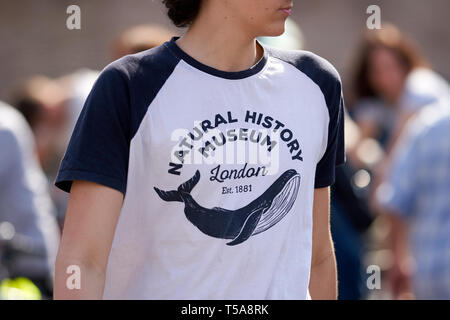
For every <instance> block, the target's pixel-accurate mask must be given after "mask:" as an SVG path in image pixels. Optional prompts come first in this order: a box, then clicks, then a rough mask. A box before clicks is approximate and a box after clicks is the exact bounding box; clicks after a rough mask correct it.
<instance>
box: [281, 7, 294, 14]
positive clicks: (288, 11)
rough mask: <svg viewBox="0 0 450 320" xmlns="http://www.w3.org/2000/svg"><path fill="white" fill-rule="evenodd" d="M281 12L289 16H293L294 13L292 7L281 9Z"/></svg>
mask: <svg viewBox="0 0 450 320" xmlns="http://www.w3.org/2000/svg"><path fill="white" fill-rule="evenodd" d="M280 10H281V11H283V12H284V13H286V14H287V15H288V16H290V15H291V11H292V7H288V8H281V9H280Z"/></svg>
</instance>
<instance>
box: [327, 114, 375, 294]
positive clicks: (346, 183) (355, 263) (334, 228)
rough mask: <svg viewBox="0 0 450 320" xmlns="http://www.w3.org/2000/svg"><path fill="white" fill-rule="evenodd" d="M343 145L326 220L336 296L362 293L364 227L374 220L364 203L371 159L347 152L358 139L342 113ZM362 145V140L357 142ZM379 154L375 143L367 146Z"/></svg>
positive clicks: (353, 128) (364, 249)
mask: <svg viewBox="0 0 450 320" xmlns="http://www.w3.org/2000/svg"><path fill="white" fill-rule="evenodd" d="M345 128H346V130H345V141H346V145H345V149H346V153H348V154H349V157H347V161H346V163H345V164H344V165H342V166H340V167H338V168H336V182H335V184H334V185H333V186H332V189H331V215H330V217H331V218H330V224H331V232H332V235H333V241H334V246H335V251H336V261H337V270H338V282H339V286H338V290H339V295H338V298H339V300H360V299H363V298H365V297H366V293H367V291H366V289H365V278H366V277H365V275H366V274H365V272H364V271H365V268H364V263H363V261H364V256H365V254H366V251H367V240H366V237H365V235H366V231H367V230H368V229H369V227H370V226H371V224H372V221H373V220H374V215H373V214H372V212H371V210H370V208H369V205H368V196H369V193H368V189H369V187H370V183H371V170H372V169H373V168H372V164H373V162H374V160H373V159H369V160H367V159H364V158H362V159H359V160H358V161H356V160H355V159H354V158H353V157H352V156H351V155H354V154H356V153H357V152H355V151H354V150H353V149H354V148H356V147H358V146H357V145H356V142H358V141H359V139H360V132H359V128H358V126H357V125H356V124H355V123H354V122H353V120H352V119H351V118H350V116H349V115H348V114H347V113H346V116H345ZM361 145H362V146H363V148H366V149H367V147H364V143H363V144H361ZM370 151H371V152H372V155H373V157H375V156H376V155H377V154H378V155H379V150H378V146H377V145H375V146H373V147H372V149H371V150H370Z"/></svg>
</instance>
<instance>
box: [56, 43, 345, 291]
mask: <svg viewBox="0 0 450 320" xmlns="http://www.w3.org/2000/svg"><path fill="white" fill-rule="evenodd" d="M176 39H177V38H175V37H174V38H173V39H172V40H171V41H168V42H166V43H165V44H163V45H162V46H160V47H157V48H154V49H151V50H148V51H145V52H143V53H140V54H137V55H132V56H127V57H125V58H123V59H121V60H119V61H117V62H114V63H113V64H111V65H110V66H108V67H107V68H106V69H105V70H104V71H103V73H102V75H101V76H100V78H99V80H98V81H97V83H96V85H95V86H94V89H93V91H92V92H91V95H90V97H89V98H88V100H87V102H86V105H85V107H84V108H83V111H82V113H81V115H80V118H79V120H78V123H77V126H76V128H75V130H74V133H73V135H72V139H71V142H70V144H69V147H68V149H67V152H66V155H65V157H64V159H63V160H62V163H61V168H60V172H59V175H58V178H57V181H56V185H57V186H58V187H61V188H62V189H64V190H66V191H70V185H71V182H72V181H73V180H77V179H81V180H89V181H93V182H97V183H100V184H103V185H106V186H108V187H111V188H114V189H117V190H119V191H121V192H123V193H124V194H125V198H124V204H123V208H122V210H121V213H120V217H119V221H118V224H117V228H116V232H115V237H114V241H113V244H112V249H111V253H110V257H109V262H108V267H107V277H106V285H105V291H104V298H105V299H306V298H308V297H309V294H308V284H309V274H310V264H311V249H312V208H313V200H314V199H313V195H314V188H320V187H327V186H329V185H330V184H332V183H333V181H334V167H335V165H337V164H340V163H342V162H343V161H344V148H343V101H342V92H341V85H340V80H339V76H338V75H337V73H336V71H335V70H334V68H332V67H331V65H330V64H329V63H328V62H326V61H325V60H323V59H321V58H319V57H317V56H315V55H313V54H311V53H308V52H304V51H280V50H277V49H274V48H269V47H264V56H263V58H262V59H261V60H260V61H259V62H258V63H257V64H255V65H254V66H253V67H252V68H250V69H248V70H245V71H241V72H223V71H219V70H216V69H213V68H211V67H208V66H206V65H204V64H202V63H200V62H198V61H196V60H195V59H193V58H192V57H190V56H189V55H187V54H186V53H185V52H183V51H182V50H181V49H180V48H179V47H178V46H177V44H176V42H175V41H176Z"/></svg>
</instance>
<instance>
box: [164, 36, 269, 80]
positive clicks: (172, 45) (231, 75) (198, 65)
mask: <svg viewBox="0 0 450 320" xmlns="http://www.w3.org/2000/svg"><path fill="white" fill-rule="evenodd" d="M179 38H180V37H179V36H175V37H172V39H171V40H170V41H167V42H166V46H167V47H168V48H169V49H170V50H171V51H172V52H173V53H174V54H175V55H176V56H177V57H178V58H179V59H181V60H183V61H184V62H186V63H187V64H189V65H190V66H192V67H194V68H195V69H198V70H200V71H203V72H205V73H208V74H210V75H213V76H216V77H219V78H224V79H229V80H239V79H245V78H248V77H250V76H253V75H255V74H257V73H259V72H260V71H261V70H262V69H263V68H264V67H265V65H266V64H267V60H268V53H267V49H266V48H265V47H264V46H263V45H262V44H261V43H260V42H259V41H258V40H256V42H257V45H259V46H260V47H261V48H262V49H263V55H262V57H261V59H259V61H258V62H257V63H256V64H254V65H253V66H252V67H250V68H249V69H246V70H242V71H223V70H219V69H215V68H213V67H210V66H208V65H206V64H204V63H202V62H200V61H198V60H196V59H195V58H193V57H191V56H190V55H189V54H187V53H186V52H184V51H183V50H182V49H181V48H180V47H179V46H178V44H177V43H176V42H175V41H176V40H178V39H179Z"/></svg>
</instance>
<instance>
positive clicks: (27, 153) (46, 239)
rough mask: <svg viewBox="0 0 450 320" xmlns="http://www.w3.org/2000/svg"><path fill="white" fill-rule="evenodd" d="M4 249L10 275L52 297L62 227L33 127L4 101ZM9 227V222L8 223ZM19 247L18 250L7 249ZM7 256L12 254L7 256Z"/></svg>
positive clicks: (0, 194) (0, 202) (0, 155)
mask: <svg viewBox="0 0 450 320" xmlns="http://www.w3.org/2000/svg"><path fill="white" fill-rule="evenodd" d="M0 223H1V228H0V229H1V231H2V232H1V233H2V234H1V236H2V238H5V237H6V238H7V239H6V240H10V241H9V242H8V244H10V245H11V246H9V245H8V244H5V243H0V252H2V256H3V258H4V259H2V260H3V261H1V262H2V263H5V264H6V266H5V265H3V266H0V268H1V267H3V268H6V269H7V275H8V277H11V278H12V277H27V278H29V279H31V280H32V281H33V282H34V283H35V284H36V285H37V286H38V287H39V289H40V290H41V292H42V293H43V294H44V295H45V296H47V297H51V291H52V278H53V277H52V274H53V266H54V262H55V258H56V251H57V248H58V244H59V237H60V234H59V230H58V227H57V223H56V218H55V211H54V207H53V204H52V201H51V199H50V196H49V190H48V181H47V179H46V178H45V175H44V174H43V172H42V169H41V167H40V164H39V161H38V158H37V155H36V146H35V142H34V137H33V134H32V131H31V129H30V127H29V125H28V124H27V121H26V120H25V119H24V117H23V116H22V115H21V114H20V113H19V112H18V111H17V110H15V109H14V108H12V107H10V106H7V105H5V104H3V103H1V102H0ZM7 226H9V227H7ZM10 247H13V248H15V249H16V250H15V251H11V250H9V251H7V250H6V248H10ZM5 255H6V256H5Z"/></svg>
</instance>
